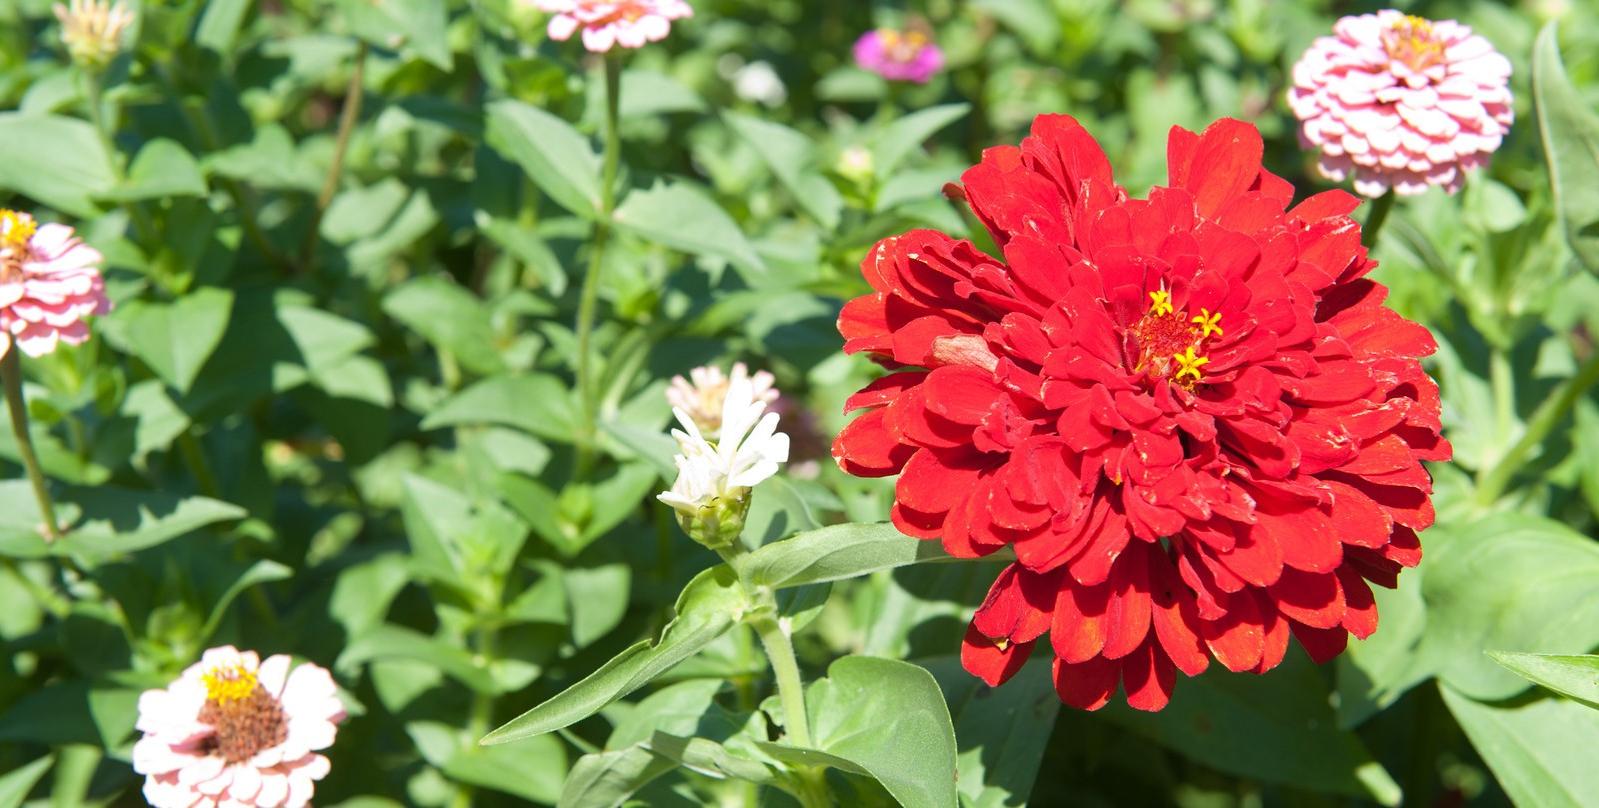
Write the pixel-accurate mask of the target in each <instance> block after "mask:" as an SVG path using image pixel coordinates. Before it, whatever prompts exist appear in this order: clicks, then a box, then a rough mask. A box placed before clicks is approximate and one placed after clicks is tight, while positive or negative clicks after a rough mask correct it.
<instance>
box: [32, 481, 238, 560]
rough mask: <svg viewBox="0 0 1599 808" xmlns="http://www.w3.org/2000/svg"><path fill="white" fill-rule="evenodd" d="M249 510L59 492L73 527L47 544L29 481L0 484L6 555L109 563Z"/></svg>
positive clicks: (142, 495)
mask: <svg viewBox="0 0 1599 808" xmlns="http://www.w3.org/2000/svg"><path fill="white" fill-rule="evenodd" d="M244 515H245V512H244V509H243V508H240V507H238V506H236V505H231V504H228V503H226V502H219V501H217V500H214V499H207V498H205V497H179V496H175V495H173V494H165V493H161V492H157V491H132V490H128V489H125V488H113V487H111V486H96V487H94V488H67V489H64V490H60V491H58V492H57V496H56V516H57V517H58V518H59V519H61V521H62V522H63V523H64V524H68V525H70V526H71V529H70V531H69V532H68V534H67V536H66V537H65V538H62V539H60V540H58V541H55V542H52V543H49V544H46V543H45V541H44V537H43V536H42V535H41V534H40V532H39V531H40V527H41V526H42V525H43V524H44V520H43V518H42V517H41V516H40V515H39V506H38V503H37V502H36V501H35V500H34V498H33V490H32V489H31V488H30V487H29V485H28V482H27V481H26V480H6V481H3V482H0V555H6V556H11V557H14V558H43V557H45V556H51V555H55V556H67V555H70V556H76V557H78V558H83V559H91V560H104V559H110V558H115V557H117V556H120V555H125V554H127V553H133V552H137V551H139V550H143V549H146V548H149V547H154V546H156V545H158V544H162V543H164V542H168V541H171V540H172V539H176V538H178V537H179V536H183V535H185V534H187V533H191V532H193V531H195V530H199V529H200V528H202V527H205V526H207V525H213V524H216V523H218V522H225V521H228V520H231V519H240V518H242V517H243V516H244Z"/></svg>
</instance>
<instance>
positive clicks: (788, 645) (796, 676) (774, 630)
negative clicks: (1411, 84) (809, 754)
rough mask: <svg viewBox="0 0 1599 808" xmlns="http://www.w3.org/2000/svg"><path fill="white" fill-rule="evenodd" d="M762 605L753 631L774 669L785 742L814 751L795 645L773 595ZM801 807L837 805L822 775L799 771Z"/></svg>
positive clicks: (762, 596)
mask: <svg viewBox="0 0 1599 808" xmlns="http://www.w3.org/2000/svg"><path fill="white" fill-rule="evenodd" d="M759 601H760V602H759V604H758V605H757V606H756V609H755V612H754V614H753V615H752V616H751V617H750V618H749V620H748V622H749V624H750V627H751V628H753V629H755V634H756V636H758V637H760V638H761V648H763V649H765V651H766V659H767V661H768V662H770V663H771V665H772V677H773V679H775V680H776V682H777V700H778V702H779V703H780V704H781V705H782V707H783V732H784V734H785V735H786V736H787V737H786V738H785V740H786V741H787V742H788V743H790V744H793V745H794V746H800V747H804V748H807V749H810V748H813V744H812V742H811V726H810V719H809V718H808V717H807V716H806V714H805V683H804V681H803V680H802V679H801V678H800V670H799V662H798V661H797V660H796V659H795V658H794V643H793V642H792V641H790V640H789V636H788V627H787V626H786V625H785V623H784V620H783V618H780V617H778V616H777V603H776V601H775V599H773V598H772V595H771V593H770V592H769V591H764V590H763V591H762V592H761V594H760V595H759ZM795 774H796V775H797V777H798V779H799V783H798V786H799V788H798V791H797V793H796V794H795V796H796V797H798V798H799V801H800V805H802V806H804V808H825V807H826V806H830V805H832V804H833V802H832V799H831V798H830V797H829V796H828V794H827V785H826V783H825V782H824V781H823V780H822V775H821V772H819V771H817V770H815V769H809V768H805V769H797V770H795Z"/></svg>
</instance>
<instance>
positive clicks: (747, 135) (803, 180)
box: [722, 112, 844, 230]
mask: <svg viewBox="0 0 1599 808" xmlns="http://www.w3.org/2000/svg"><path fill="white" fill-rule="evenodd" d="M722 117H723V119H724V120H726V121H727V125H728V126H729V127H731V128H732V129H733V131H734V132H737V133H738V134H739V136H740V137H742V138H744V141H745V142H746V143H748V144H749V145H750V148H752V149H754V150H755V153H756V154H758V155H760V157H761V160H763V161H764V162H765V163H766V167H767V168H770V169H771V170H772V174H773V175H775V176H776V177H777V179H778V181H779V182H781V183H782V184H783V187H784V188H787V189H788V192H789V194H790V195H791V196H793V197H794V201H795V202H796V203H798V204H799V206H800V207H801V208H803V209H804V210H805V212H806V213H809V214H810V215H811V218H813V219H815V220H816V222H817V224H820V225H821V226H822V228H823V229H824V230H835V229H837V228H838V222H839V217H840V216H841V215H842V211H843V207H844V200H843V198H842V197H841V196H839V193H838V189H836V188H834V187H833V184H832V183H831V182H828V181H827V178H826V177H823V176H822V175H821V174H820V173H818V172H817V171H816V170H815V167H814V164H815V149H814V148H813V147H812V146H811V140H810V138H808V137H806V136H805V135H803V134H801V133H799V132H797V131H795V130H793V129H790V128H788V127H787V126H784V125H782V124H779V123H772V122H770V121H763V120H760V119H759V118H751V117H749V116H746V115H739V114H736V113H732V112H728V113H724V114H723V116H722Z"/></svg>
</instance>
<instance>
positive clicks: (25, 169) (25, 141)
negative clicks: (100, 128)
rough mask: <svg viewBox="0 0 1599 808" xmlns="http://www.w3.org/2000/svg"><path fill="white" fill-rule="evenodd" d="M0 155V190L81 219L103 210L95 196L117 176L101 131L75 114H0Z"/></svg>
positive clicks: (109, 187)
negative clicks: (75, 116) (96, 202)
mask: <svg viewBox="0 0 1599 808" xmlns="http://www.w3.org/2000/svg"><path fill="white" fill-rule="evenodd" d="M0 154H4V155H5V156H6V158H5V159H4V160H0V190H7V191H15V192H17V193H19V194H22V195H23V196H27V197H31V198H33V199H35V200H38V201H39V202H43V203H44V204H46V205H49V206H50V207H52V208H55V209H56V210H59V211H61V212H63V213H69V214H71V215H73V216H78V217H80V218H91V217H93V216H95V215H96V214H98V213H99V208H98V206H97V205H95V203H94V198H95V197H97V196H99V195H101V194H103V193H105V192H107V191H109V190H111V187H112V184H113V183H114V181H115V179H114V174H113V173H112V170H111V158H110V155H108V154H106V151H105V146H104V145H102V142H101V140H100V136H99V135H97V134H95V131H94V127H93V126H90V125H89V124H87V123H84V122H83V121H80V120H77V119H76V118H64V117H60V116H56V115H26V114H23V113H20V112H4V113H0ZM62 155H71V156H72V157H71V159H62Z"/></svg>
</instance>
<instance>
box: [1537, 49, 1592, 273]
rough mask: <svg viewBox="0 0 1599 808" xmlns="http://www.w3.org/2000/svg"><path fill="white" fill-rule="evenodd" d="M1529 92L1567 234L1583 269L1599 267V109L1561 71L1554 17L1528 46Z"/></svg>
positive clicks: (1557, 205)
mask: <svg viewBox="0 0 1599 808" xmlns="http://www.w3.org/2000/svg"><path fill="white" fill-rule="evenodd" d="M1532 93H1533V99H1534V104H1535V106H1536V107H1537V110H1538V129H1539V131H1540V132H1541V133H1542V136H1543V151H1544V160H1545V161H1546V162H1547V163H1548V165H1549V184H1550V187H1551V188H1552V189H1553V191H1554V196H1555V207H1556V208H1557V209H1558V210H1559V211H1560V221H1561V223H1562V224H1564V225H1565V228H1566V240H1567V241H1569V242H1570V243H1571V249H1572V252H1574V253H1576V255H1577V259H1578V260H1579V261H1581V262H1582V264H1583V266H1585V267H1587V268H1588V271H1590V272H1599V115H1595V114H1594V112H1593V110H1592V108H1591V107H1590V106H1589V105H1588V102H1587V100H1586V99H1585V98H1584V97H1583V96H1582V94H1581V93H1578V92H1577V89H1576V88H1575V87H1573V86H1572V84H1571V79H1570V78H1568V77H1567V76H1566V69H1565V67H1564V66H1563V65H1562V64H1561V62H1560V42H1559V39H1558V38H1557V36H1556V28H1555V23H1554V22H1550V23H1549V24H1548V25H1545V26H1544V29H1543V31H1542V32H1540V33H1539V34H1538V40H1537V43H1536V44H1535V45H1534V46H1533V53H1532Z"/></svg>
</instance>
